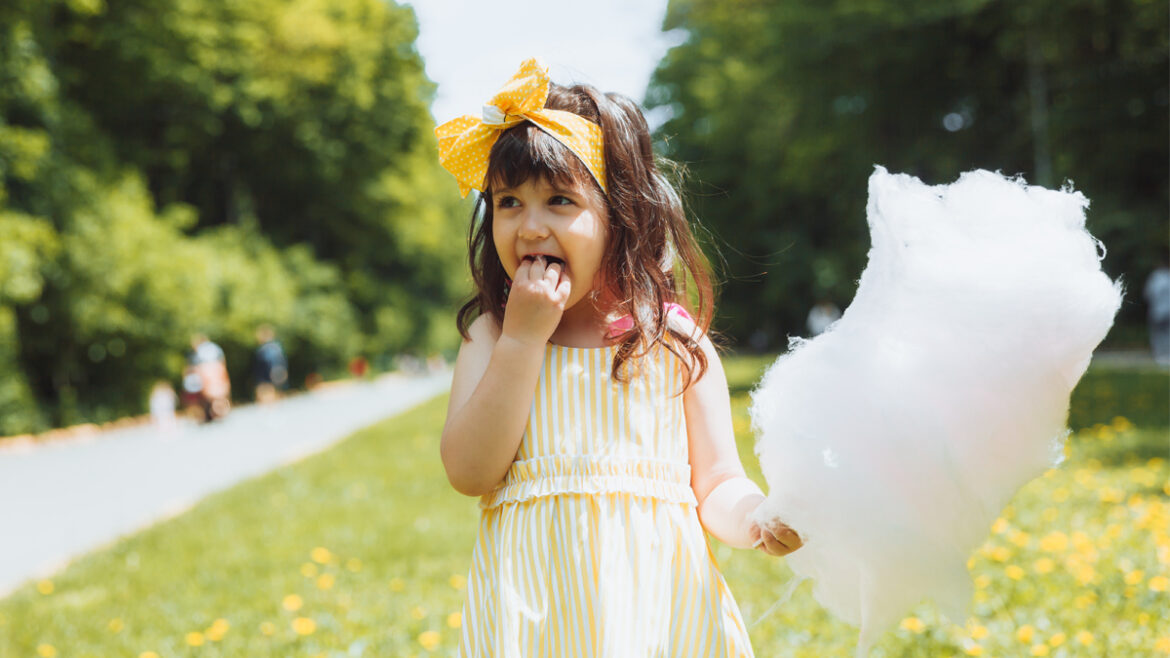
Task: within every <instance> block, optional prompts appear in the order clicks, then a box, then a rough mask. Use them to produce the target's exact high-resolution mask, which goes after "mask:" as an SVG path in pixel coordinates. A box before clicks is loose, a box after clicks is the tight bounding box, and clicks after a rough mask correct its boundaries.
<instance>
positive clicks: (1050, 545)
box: [1040, 530, 1068, 553]
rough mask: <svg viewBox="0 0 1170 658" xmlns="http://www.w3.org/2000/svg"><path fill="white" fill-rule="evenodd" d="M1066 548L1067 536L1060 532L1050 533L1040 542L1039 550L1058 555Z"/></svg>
mask: <svg viewBox="0 0 1170 658" xmlns="http://www.w3.org/2000/svg"><path fill="white" fill-rule="evenodd" d="M1067 548H1068V535H1066V534H1064V533H1063V532H1060V531H1059V530H1058V531H1056V532H1050V533H1048V534H1047V535H1044V537H1043V538H1042V539H1041V540H1040V550H1042V551H1044V552H1046V553H1060V552H1063V551H1064V550H1066V549H1067Z"/></svg>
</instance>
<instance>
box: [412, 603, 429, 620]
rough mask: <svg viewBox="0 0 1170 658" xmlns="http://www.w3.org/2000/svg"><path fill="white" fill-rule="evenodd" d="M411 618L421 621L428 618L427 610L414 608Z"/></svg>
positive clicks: (420, 607)
mask: <svg viewBox="0 0 1170 658" xmlns="http://www.w3.org/2000/svg"><path fill="white" fill-rule="evenodd" d="M410 616H411V618H412V619H415V620H420V619H422V618H423V617H426V616H427V609H426V608H424V607H422V606H418V605H416V606H414V607H413V608H411V609H410Z"/></svg>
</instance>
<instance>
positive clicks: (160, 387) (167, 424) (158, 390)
mask: <svg viewBox="0 0 1170 658" xmlns="http://www.w3.org/2000/svg"><path fill="white" fill-rule="evenodd" d="M178 401H179V398H178V396H177V395H175V389H173V388H171V385H170V383H169V382H167V381H166V380H162V379H160V380H158V381H157V382H155V383H154V387H153V388H151V389H150V418H151V421H152V422H153V423H154V426H155V427H157V428H158V429H159V430H160V431H162V432H164V433H170V432H172V431H174V429H175V405H176V403H177V402H178Z"/></svg>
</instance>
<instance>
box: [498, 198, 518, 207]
mask: <svg viewBox="0 0 1170 658" xmlns="http://www.w3.org/2000/svg"><path fill="white" fill-rule="evenodd" d="M518 203H519V201H517V200H516V197H514V196H504V197H500V198H499V199H497V200H496V207H497V208H511V207H513V206H515V205H516V204H518Z"/></svg>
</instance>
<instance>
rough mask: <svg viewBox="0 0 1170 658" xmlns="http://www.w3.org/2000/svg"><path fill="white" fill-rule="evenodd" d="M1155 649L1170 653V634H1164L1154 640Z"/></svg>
mask: <svg viewBox="0 0 1170 658" xmlns="http://www.w3.org/2000/svg"><path fill="white" fill-rule="evenodd" d="M1154 651H1157V652H1159V653H1170V636H1162V637H1160V638H1158V639H1157V640H1156V641H1155V642H1154Z"/></svg>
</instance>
